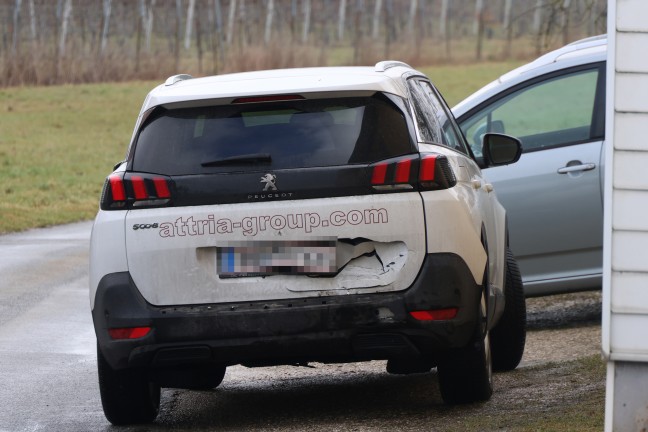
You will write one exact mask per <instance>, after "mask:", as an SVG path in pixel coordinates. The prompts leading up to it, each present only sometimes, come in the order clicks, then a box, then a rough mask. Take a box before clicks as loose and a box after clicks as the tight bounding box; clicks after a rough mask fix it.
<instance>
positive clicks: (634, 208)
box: [612, 190, 648, 232]
mask: <svg viewBox="0 0 648 432" xmlns="http://www.w3.org/2000/svg"><path fill="white" fill-rule="evenodd" d="M646 215H648V192H644V191H633V190H615V191H614V206H613V210H612V218H613V228H614V229H615V230H626V231H645V232H648V217H646Z"/></svg>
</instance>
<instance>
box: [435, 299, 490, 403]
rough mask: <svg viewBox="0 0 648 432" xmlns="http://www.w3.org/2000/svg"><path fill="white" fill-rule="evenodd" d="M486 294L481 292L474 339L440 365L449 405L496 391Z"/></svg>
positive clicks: (441, 383) (483, 398) (442, 387)
mask: <svg viewBox="0 0 648 432" xmlns="http://www.w3.org/2000/svg"><path fill="white" fill-rule="evenodd" d="M487 310H488V309H487V306H486V294H485V292H482V295H481V299H480V302H479V307H478V314H479V315H478V321H477V326H476V328H475V334H474V337H473V341H472V342H471V343H470V344H468V346H466V347H464V348H461V349H459V350H456V351H455V352H453V353H452V354H450V355H448V356H447V357H446V358H445V359H444V360H443V361H442V362H441V363H440V364H439V366H438V368H437V369H438V375H439V388H440V390H441V397H442V398H443V401H444V402H445V403H447V404H462V403H470V402H479V401H486V400H488V399H490V397H491V395H492V394H493V369H492V357H491V348H490V333H489V331H488V326H487Z"/></svg>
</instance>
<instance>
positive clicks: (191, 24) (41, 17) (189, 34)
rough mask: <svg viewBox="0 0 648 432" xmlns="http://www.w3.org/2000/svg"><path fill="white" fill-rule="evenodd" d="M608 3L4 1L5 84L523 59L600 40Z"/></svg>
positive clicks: (0, 3)
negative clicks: (391, 60) (583, 39)
mask: <svg viewBox="0 0 648 432" xmlns="http://www.w3.org/2000/svg"><path fill="white" fill-rule="evenodd" d="M606 3H607V2H606V1H605V0H515V1H513V0H491V1H484V0H453V1H450V0H0V23H1V25H0V28H1V29H2V30H1V31H0V37H1V38H2V40H1V42H0V71H1V72H2V75H1V76H0V86H10V85H23V84H37V85H47V84H56V83H67V82H70V83H79V82H96V81H116V80H130V79H160V78H163V77H164V76H166V75H171V74H175V73H178V72H189V73H192V74H194V75H206V74H217V73H224V72H232V71H241V70H252V69H264V68H276V67H293V66H312V65H342V64H373V63H375V62H376V61H378V60H380V59H385V58H394V59H399V60H404V61H407V62H409V63H411V64H413V65H420V66H423V65H429V64H439V63H445V62H468V61H483V60H500V59H509V58H529V57H532V56H534V55H538V54H540V53H541V52H543V51H545V50H547V49H549V48H551V47H554V46H558V45H562V44H565V43H568V42H571V41H572V40H575V39H577V38H580V37H583V36H588V35H595V34H600V33H604V32H605V25H606V12H607V10H606V8H607V4H606Z"/></svg>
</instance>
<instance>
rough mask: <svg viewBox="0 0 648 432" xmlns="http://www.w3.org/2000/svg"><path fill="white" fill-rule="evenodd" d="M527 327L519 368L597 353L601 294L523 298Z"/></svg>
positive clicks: (599, 337)
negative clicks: (525, 341)
mask: <svg viewBox="0 0 648 432" xmlns="http://www.w3.org/2000/svg"><path fill="white" fill-rule="evenodd" d="M527 325H528V332H527V345H526V349H525V351H524V357H523V358H522V364H521V366H533V365H538V364H542V363H548V362H558V361H566V360H575V359H578V358H583V357H587V356H592V355H596V354H599V353H600V352H601V292H599V291H597V292H585V293H573V294H562V295H557V296H548V297H536V298H530V299H527Z"/></svg>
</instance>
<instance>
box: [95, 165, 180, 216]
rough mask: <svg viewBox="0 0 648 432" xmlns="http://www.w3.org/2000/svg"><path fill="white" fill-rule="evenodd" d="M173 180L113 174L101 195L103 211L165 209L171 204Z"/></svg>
mask: <svg viewBox="0 0 648 432" xmlns="http://www.w3.org/2000/svg"><path fill="white" fill-rule="evenodd" d="M171 185H172V182H171V179H170V178H167V177H164V176H159V175H153V174H134V173H117V174H111V175H110V176H109V177H108V178H107V179H106V183H105V184H104V189H103V192H102V194H101V209H102V210H123V209H131V208H150V207H164V206H167V205H169V204H170V203H171Z"/></svg>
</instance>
